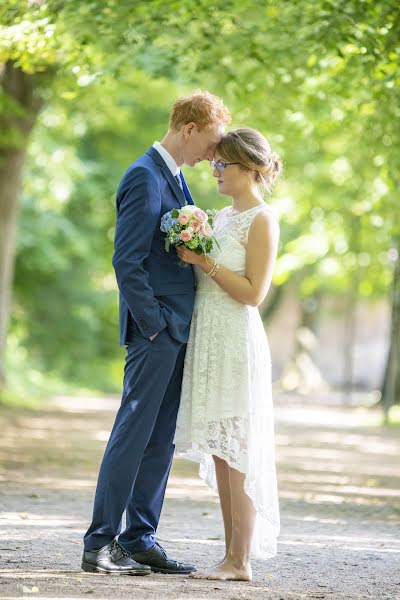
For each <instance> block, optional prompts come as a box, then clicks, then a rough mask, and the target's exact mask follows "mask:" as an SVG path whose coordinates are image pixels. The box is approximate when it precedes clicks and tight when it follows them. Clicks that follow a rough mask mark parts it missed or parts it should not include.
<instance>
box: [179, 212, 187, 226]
mask: <svg viewBox="0 0 400 600" xmlns="http://www.w3.org/2000/svg"><path fill="white" fill-rule="evenodd" d="M178 222H179V223H180V224H181V225H186V223H188V222H189V216H188V215H185V214H184V213H183V214H181V215H179V218H178Z"/></svg>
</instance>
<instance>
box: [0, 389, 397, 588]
mask: <svg viewBox="0 0 400 600" xmlns="http://www.w3.org/2000/svg"><path fill="white" fill-rule="evenodd" d="M317 400H318V398H314V402H313V403H311V402H307V403H305V402H304V400H303V401H302V400H301V399H300V398H299V397H295V396H290V397H288V396H284V395H280V396H279V395H277V398H276V403H275V404H276V418H277V427H276V429H277V435H276V438H277V446H278V471H279V488H280V501H281V517H282V534H281V537H280V540H279V545H278V548H279V554H278V556H277V557H276V558H275V559H273V560H270V561H268V562H262V561H255V562H254V566H253V571H254V581H253V583H251V584H248V583H235V582H226V583H222V582H208V581H198V580H191V579H188V578H187V577H181V576H178V577H177V576H165V575H164V576H163V575H152V576H150V577H143V578H140V577H115V576H103V575H92V574H86V573H83V572H81V571H80V559H81V553H82V542H81V538H82V535H83V533H84V531H85V530H86V528H87V526H88V523H89V520H90V516H91V510H92V500H93V493H94V486H95V483H96V477H97V470H98V466H99V461H100V459H101V456H102V453H103V450H104V446H105V442H106V440H107V437H108V434H109V431H110V428H111V424H112V421H113V416H114V412H115V410H116V407H117V406H118V400H117V399H115V398H57V399H55V400H54V402H52V403H51V404H50V405H49V406H47V407H46V408H44V409H43V408H42V409H40V410H38V411H34V412H32V411H17V410H11V409H4V408H3V409H2V410H1V412H0V426H1V432H2V435H1V439H0V482H1V487H0V493H1V495H0V511H1V512H0V598H21V597H31V598H74V599H75V598H80V599H81V598H91V599H92V600H95V599H96V598H113V599H114V598H135V599H152V600H154V599H157V600H158V599H160V600H161V599H165V600H178V599H179V600H180V599H182V600H190V599H192V598H193V599H196V600H203V599H204V600H206V599H207V600H214V599H220V600H253V599H254V600H255V599H257V600H258V599H262V600H269V599H271V600H272V599H273V600H300V599H311V598H315V599H324V600H342V599H346V600H347V599H349V600H350V599H351V600H355V599H357V600H359V599H360V600H361V599H364V598H368V599H371V598H372V599H374V600H381V599H382V600H383V599H385V600H396V599H400V485H399V484H400V461H399V457H400V431H399V429H398V428H379V427H376V426H375V425H374V424H373V423H374V422H376V415H375V414H374V413H373V412H371V410H370V411H369V412H368V411H367V410H365V409H356V408H343V407H340V406H334V405H333V404H332V403H331V404H330V405H329V406H327V405H324V406H322V405H318V404H317ZM159 539H160V541H161V542H162V543H163V545H164V546H165V547H166V548H167V549H168V551H169V552H170V553H171V554H172V555H175V556H176V557H177V558H181V559H190V560H192V561H194V562H196V564H198V565H199V566H205V565H208V564H210V563H212V562H214V561H216V560H217V559H218V558H219V557H220V556H221V554H222V551H223V535H222V519H221V517H220V512H219V507H218V503H217V498H216V497H215V495H214V494H213V493H212V492H210V491H209V490H208V488H207V487H206V486H205V485H204V484H203V483H202V482H201V481H200V480H199V479H198V477H197V467H196V465H194V464H192V463H188V462H185V461H183V460H179V459H178V460H176V461H175V462H174V466H173V470H172V473H171V477H170V481H169V485H168V491H167V497H166V501H165V505H164V510H163V514H162V518H161V522H160V528H159Z"/></svg>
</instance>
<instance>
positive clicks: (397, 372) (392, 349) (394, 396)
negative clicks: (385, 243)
mask: <svg viewBox="0 0 400 600" xmlns="http://www.w3.org/2000/svg"><path fill="white" fill-rule="evenodd" d="M399 248H400V240H397V255H396V258H395V261H394V269H393V287H392V318H391V321H392V324H391V331H390V346H389V353H388V358H387V362H386V368H385V376H384V380H383V386H382V398H381V404H382V406H383V410H384V413H385V422H387V421H388V415H389V410H390V408H391V407H392V406H393V405H394V404H399V403H400V257H399V253H398V252H399Z"/></svg>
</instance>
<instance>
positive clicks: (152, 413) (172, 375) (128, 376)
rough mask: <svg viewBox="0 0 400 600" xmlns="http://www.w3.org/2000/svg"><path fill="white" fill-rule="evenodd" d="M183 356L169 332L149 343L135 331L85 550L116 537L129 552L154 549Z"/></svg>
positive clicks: (182, 345) (169, 461)
mask: <svg viewBox="0 0 400 600" xmlns="http://www.w3.org/2000/svg"><path fill="white" fill-rule="evenodd" d="M185 352H186V344H185V343H182V342H180V341H178V340H176V339H175V338H173V337H172V336H171V335H170V334H169V332H168V328H165V329H163V330H162V331H161V332H160V333H159V334H158V335H157V336H156V337H155V339H154V340H153V341H150V340H149V339H148V338H146V337H144V336H143V335H142V334H141V333H140V330H139V328H138V327H137V326H135V329H134V335H133V337H132V342H131V343H129V344H127V355H126V363H125V373H124V388H123V394H122V401H121V406H120V408H119V410H118V413H117V415H116V419H115V423H114V426H113V429H112V431H111V435H110V439H109V441H108V444H107V447H106V450H105V454H104V457H103V461H102V464H101V467H100V473H99V479H98V483H97V489H96V496H95V501H94V508H93V520H92V524H91V525H90V527H89V529H88V531H87V533H86V535H85V538H84V542H85V550H95V549H98V548H101V547H102V546H104V545H106V544H108V543H109V542H111V540H112V539H113V538H115V537H116V536H117V535H119V542H120V543H121V544H122V546H123V547H124V548H126V550H128V551H129V552H141V551H143V550H147V549H150V548H151V547H152V546H153V545H154V542H155V532H156V529H157V525H158V521H159V518H160V513H161V509H162V505H163V501H164V494H165V488H166V485H167V480H168V475H169V471H170V468H171V464H172V458H173V453H174V445H173V439H174V435H175V427H176V418H177V414H178V409H179V401H180V393H181V383H182V373H183V364H184V357H185ZM124 511H126V528H125V529H124V531H122V532H121V525H122V516H123V513H124Z"/></svg>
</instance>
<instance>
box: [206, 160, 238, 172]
mask: <svg viewBox="0 0 400 600" xmlns="http://www.w3.org/2000/svg"><path fill="white" fill-rule="evenodd" d="M229 165H240V163H238V162H233V163H224V162H222V160H217V161H215V160H210V167H211V168H212V169H213V170H214V169H217V171H218V172H219V173H222V171H223V170H224V169H226V167H229Z"/></svg>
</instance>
